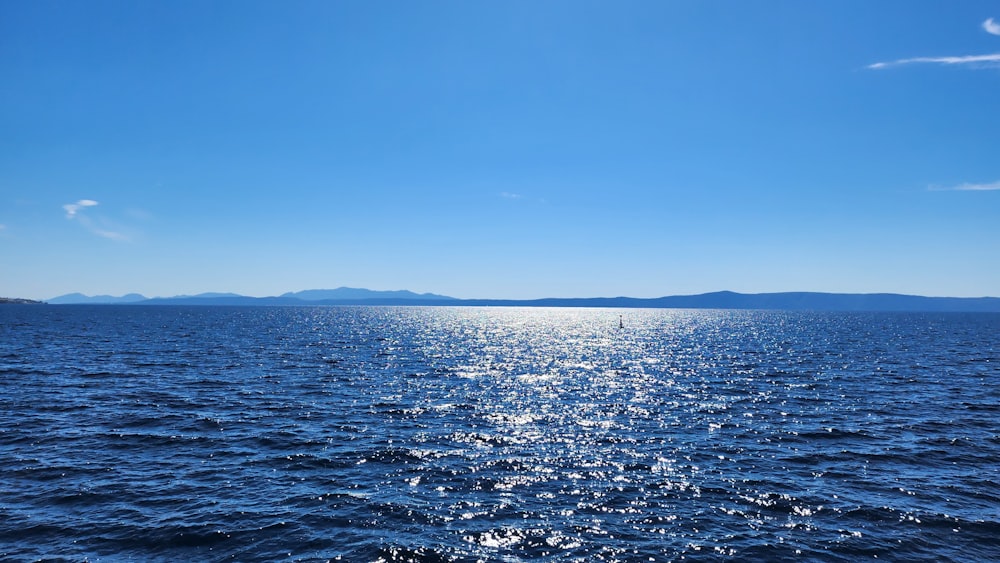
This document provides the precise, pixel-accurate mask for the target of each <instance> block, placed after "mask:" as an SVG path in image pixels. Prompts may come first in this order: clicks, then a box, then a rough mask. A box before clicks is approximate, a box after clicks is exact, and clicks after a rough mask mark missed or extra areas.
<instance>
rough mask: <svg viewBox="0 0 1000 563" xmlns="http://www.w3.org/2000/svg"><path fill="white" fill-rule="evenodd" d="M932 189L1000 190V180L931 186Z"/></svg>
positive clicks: (946, 190)
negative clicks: (985, 182)
mask: <svg viewBox="0 0 1000 563" xmlns="http://www.w3.org/2000/svg"><path fill="white" fill-rule="evenodd" d="M930 189H931V190H932V191H936V192H991V191H996V190H1000V180H998V181H996V182H991V183H989V184H969V183H965V184H959V185H957V186H948V187H944V188H942V187H938V186H931V187H930Z"/></svg>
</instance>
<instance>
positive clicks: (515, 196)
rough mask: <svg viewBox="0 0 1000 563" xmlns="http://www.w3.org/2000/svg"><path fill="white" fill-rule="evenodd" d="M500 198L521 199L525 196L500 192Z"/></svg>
mask: <svg viewBox="0 0 1000 563" xmlns="http://www.w3.org/2000/svg"><path fill="white" fill-rule="evenodd" d="M500 197H502V198H506V199H521V198H522V197H524V196H522V195H521V194H512V193H510V192H500Z"/></svg>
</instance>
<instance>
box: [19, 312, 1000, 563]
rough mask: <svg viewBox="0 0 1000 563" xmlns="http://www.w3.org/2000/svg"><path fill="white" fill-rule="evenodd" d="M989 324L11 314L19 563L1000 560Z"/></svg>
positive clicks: (728, 315)
mask: <svg viewBox="0 0 1000 563" xmlns="http://www.w3.org/2000/svg"><path fill="white" fill-rule="evenodd" d="M620 314H621V315H623V316H624V324H625V328H624V329H619V328H618V321H619V315H620ZM998 338H1000V315H991V314H979V315H977V314H874V313H873V314H868V313H798V312H795V313H793V312H759V311H757V312H751V311H684V310H611V309H604V310H600V309H585V310H583V309H504V308H497V309H486V308H360V307H356V308H213V307H203V308H184V307H141V306H132V307H129V306H103V307H101V306H14V305H11V306H3V307H0V559H3V560H11V561H31V560H37V559H43V560H56V561H58V560H66V561H82V560H89V561H122V560H132V561H185V560H187V561H224V560H225V561H228V560H236V561H279V560H292V561H326V560H343V561H524V560H534V559H542V560H549V561H681V560H684V561H713V560H734V561H735V560H761V561H763V560H767V561H802V560H822V561H857V560H861V559H868V560H876V558H877V560H879V561H886V560H888V561H928V560H935V561H947V560H953V561H973V560H976V561H981V560H994V561H996V560H1000V354H998V348H997V342H998Z"/></svg>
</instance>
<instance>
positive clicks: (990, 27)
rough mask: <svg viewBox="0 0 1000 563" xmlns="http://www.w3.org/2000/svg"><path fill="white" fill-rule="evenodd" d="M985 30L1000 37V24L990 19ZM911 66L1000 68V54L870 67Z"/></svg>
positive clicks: (872, 66)
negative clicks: (935, 65) (936, 65)
mask: <svg viewBox="0 0 1000 563" xmlns="http://www.w3.org/2000/svg"><path fill="white" fill-rule="evenodd" d="M983 29H984V30H986V33H989V34H991V35H1000V23H997V22H995V21H993V18H989V19H987V20H986V21H984V22H983ZM909 64H939V65H966V66H971V67H974V68H976V67H978V68H988V67H996V66H1000V53H989V54H986V55H961V56H949V57H911V58H908V59H897V60H895V61H882V62H878V63H874V64H870V65H868V68H870V69H880V68H888V67H892V66H899V65H909Z"/></svg>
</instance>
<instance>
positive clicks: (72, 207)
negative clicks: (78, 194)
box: [63, 199, 97, 219]
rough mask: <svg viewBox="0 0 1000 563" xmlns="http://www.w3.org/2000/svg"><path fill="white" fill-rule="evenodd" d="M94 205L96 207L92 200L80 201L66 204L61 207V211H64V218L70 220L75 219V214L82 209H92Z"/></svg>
mask: <svg viewBox="0 0 1000 563" xmlns="http://www.w3.org/2000/svg"><path fill="white" fill-rule="evenodd" d="M95 205H97V202H96V201H94V200H92V199H81V200H80V201H78V202H76V203H67V204H66V205H64V206H63V209H65V210H66V218H67V219H72V218H74V217H76V214H77V212H78V211H80V210H81V209H83V208H84V207H93V206H95Z"/></svg>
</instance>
